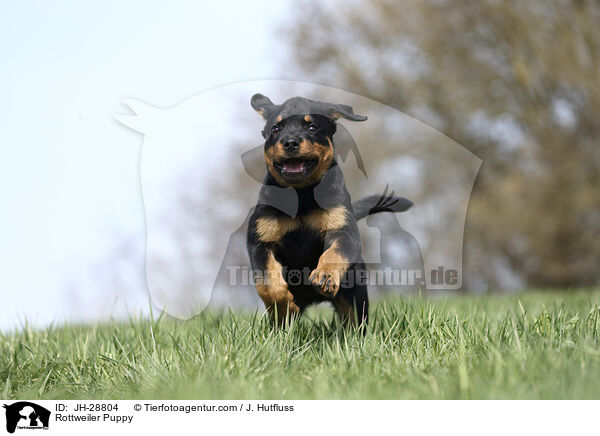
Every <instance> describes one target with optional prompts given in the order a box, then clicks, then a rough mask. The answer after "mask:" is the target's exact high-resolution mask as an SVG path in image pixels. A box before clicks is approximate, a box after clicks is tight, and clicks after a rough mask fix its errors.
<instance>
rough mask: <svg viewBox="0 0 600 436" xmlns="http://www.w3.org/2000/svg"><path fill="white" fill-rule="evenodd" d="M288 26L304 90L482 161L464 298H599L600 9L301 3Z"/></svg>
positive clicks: (435, 2)
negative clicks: (353, 99)
mask: <svg viewBox="0 0 600 436" xmlns="http://www.w3.org/2000/svg"><path fill="white" fill-rule="evenodd" d="M298 11H302V13H298ZM291 12H292V14H293V20H295V23H294V25H289V22H288V23H286V27H285V32H279V34H280V35H281V34H284V35H287V38H288V40H287V42H288V43H289V44H291V46H292V47H293V50H291V51H290V54H291V55H290V58H289V59H288V61H287V62H284V63H282V65H285V66H286V67H285V71H286V72H289V71H291V70H295V71H300V72H301V75H300V76H299V75H295V77H294V78H295V79H298V78H301V79H302V80H304V81H315V82H318V83H322V84H325V85H329V86H335V87H338V88H344V89H347V90H350V91H352V92H355V93H358V94H362V95H364V96H367V97H370V98H373V99H375V100H379V101H381V102H383V103H386V104H388V105H391V106H392V107H395V108H396V109H399V110H402V111H404V112H406V113H408V114H410V115H412V116H414V117H416V118H418V119H421V120H423V121H424V122H426V123H428V124H430V125H431V126H433V127H435V128H436V129H438V130H440V131H441V132H444V133H445V134H446V135H448V136H450V137H451V138H453V139H454V140H455V141H457V142H458V143H460V144H462V145H463V146H465V147H466V148H467V149H469V150H471V151H472V152H474V153H476V154H477V155H479V156H480V157H481V158H482V159H483V160H484V164H483V167H482V170H481V171H480V173H479V176H478V180H477V183H476V186H475V189H474V192H473V195H472V197H471V202H470V206H469V213H468V216H467V225H466V231H465V256H466V258H465V261H466V265H465V275H464V277H465V286H466V287H469V286H470V287H478V288H481V287H484V288H492V289H494V288H495V289H501V288H506V287H509V286H511V284H512V285H513V286H515V285H527V286H534V287H537V286H539V287H561V288H564V287H570V286H588V285H595V284H598V282H599V280H600V268H598V265H600V237H599V236H600V171H599V169H600V147H599V145H600V144H599V142H600V139H599V138H600V69H599V60H600V26H598V23H600V2H597V1H591V0H590V1H585V0H577V1H576V0H573V1H566V0H565V1H542V0H538V1H529V2H517V1H507V2H504V1H497V0H482V1H477V2H472V1H469V0H405V1H402V2H397V1H394V0H375V1H370V2H366V1H365V2H359V1H354V2H333V3H331V2H328V3H326V4H324V3H319V2H316V1H309V2H306V1H299V2H297V4H295V5H294V7H293V9H292V10H291ZM290 65H293V66H294V69H290V68H289V67H290ZM384 158H385V156H382V159H384ZM507 278H510V280H508V279H507Z"/></svg>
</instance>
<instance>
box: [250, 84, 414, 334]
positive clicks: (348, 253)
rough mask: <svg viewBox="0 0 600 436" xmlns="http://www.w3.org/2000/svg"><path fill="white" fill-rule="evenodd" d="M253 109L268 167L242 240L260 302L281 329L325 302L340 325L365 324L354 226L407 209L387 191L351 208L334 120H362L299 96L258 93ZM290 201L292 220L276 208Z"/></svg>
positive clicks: (362, 267) (344, 109) (364, 297)
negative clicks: (261, 123) (278, 98)
mask: <svg viewBox="0 0 600 436" xmlns="http://www.w3.org/2000/svg"><path fill="white" fill-rule="evenodd" d="M251 105H252V107H253V108H254V109H255V110H256V111H257V112H258V113H259V114H260V115H261V116H262V117H263V118H264V120H265V127H264V129H263V131H262V135H263V137H264V138H265V144H264V160H265V164H266V167H267V173H266V176H265V179H264V182H263V186H262V188H261V190H260V193H259V198H258V202H257V206H256V208H255V210H254V213H253V214H252V216H251V217H250V221H249V224H248V234H247V247H248V254H249V257H250V262H251V265H252V269H253V272H254V274H255V284H256V289H257V291H258V295H259V296H260V298H261V299H262V301H263V302H264V304H265V306H266V308H267V310H268V312H269V313H270V314H271V316H272V318H273V320H274V321H275V322H277V323H278V324H279V325H284V324H285V323H286V322H287V320H288V318H289V317H293V316H296V315H300V314H301V313H302V312H303V310H304V309H305V308H306V307H307V306H309V305H311V304H315V303H320V302H322V301H329V302H331V303H332V304H333V306H334V307H335V310H336V312H337V313H338V315H339V317H340V318H341V320H342V321H343V322H344V323H348V322H352V323H354V324H355V325H360V324H366V322H367V320H368V311H369V301H368V296H367V285H366V283H367V271H366V269H365V265H364V262H363V260H362V257H361V244H360V236H359V232H358V227H357V224H356V223H357V221H358V220H359V219H361V218H364V217H366V216H367V215H370V214H373V213H377V212H382V211H393V212H402V211H404V210H407V209H408V208H409V207H411V206H412V203H411V202H410V201H409V200H406V199H404V198H399V197H394V196H393V192H392V194H391V195H389V196H387V197H386V192H387V188H386V192H384V193H383V195H382V196H377V195H375V196H369V197H366V198H363V199H361V200H358V201H357V202H355V203H352V202H351V199H350V194H349V193H348V190H347V189H346V183H345V181H344V176H343V174H342V171H341V169H340V167H339V165H338V163H337V162H336V152H335V145H334V143H333V135H334V133H335V131H336V121H337V120H338V119H339V118H345V119H347V120H350V121H365V120H366V119H367V117H365V116H361V115H357V114H355V113H354V111H353V109H352V108H351V107H350V106H346V105H341V104H332V103H325V102H320V101H313V100H309V99H306V98H302V97H294V98H290V99H289V100H287V101H285V102H284V103H283V104H281V105H276V104H273V102H272V101H271V100H270V99H269V98H267V97H265V96H264V95H261V94H256V95H254V96H253V97H252V99H251ZM289 197H293V198H289ZM295 201H297V212H296V215H295V216H290V215H288V214H287V213H285V212H283V210H286V207H277V206H278V202H279V203H282V205H283V203H288V204H290V202H291V203H294V202H295ZM294 204H296V203H294Z"/></svg>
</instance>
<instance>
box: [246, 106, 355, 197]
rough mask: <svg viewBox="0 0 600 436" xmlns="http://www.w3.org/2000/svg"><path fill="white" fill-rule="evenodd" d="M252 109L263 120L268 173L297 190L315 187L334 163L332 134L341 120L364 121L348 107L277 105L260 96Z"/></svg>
mask: <svg viewBox="0 0 600 436" xmlns="http://www.w3.org/2000/svg"><path fill="white" fill-rule="evenodd" d="M250 103H251V105H252V107H253V108H254V110H256V111H257V112H258V113H259V114H261V116H262V117H263V118H264V120H265V122H266V124H265V128H264V129H263V131H262V135H263V137H264V138H265V147H264V158H265V164H266V165H267V170H268V171H269V173H270V174H271V175H272V176H273V177H274V178H275V180H276V181H277V182H278V183H279V184H280V185H281V186H291V187H294V188H300V187H305V186H311V185H314V184H316V183H318V182H319V181H320V180H321V177H322V176H323V174H324V173H325V171H327V169H328V168H329V167H330V165H331V163H332V162H333V159H334V148H333V134H334V133H335V130H336V124H335V122H336V120H337V119H338V118H340V117H343V118H346V119H348V120H352V121H365V120H366V119H367V117H364V116H361V115H356V114H355V113H354V111H353V110H352V108H351V107H350V106H345V105H341V104H333V103H325V102H320V101H313V100H309V99H306V98H302V97H294V98H290V99H289V100H286V101H285V102H284V103H283V104H281V105H276V104H273V102H271V100H269V98H268V97H265V96H264V95H262V94H255V95H254V96H253V97H252V100H251V102H250Z"/></svg>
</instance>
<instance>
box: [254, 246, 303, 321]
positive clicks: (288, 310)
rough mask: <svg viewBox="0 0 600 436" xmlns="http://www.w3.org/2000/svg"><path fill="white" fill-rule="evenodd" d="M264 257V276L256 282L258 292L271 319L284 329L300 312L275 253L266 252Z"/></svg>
mask: <svg viewBox="0 0 600 436" xmlns="http://www.w3.org/2000/svg"><path fill="white" fill-rule="evenodd" d="M264 257H265V262H264V268H263V269H262V272H263V274H262V277H260V278H259V279H257V281H256V290H257V291H258V295H259V296H260V298H261V300H262V301H263V303H264V304H265V307H266V308H267V311H268V312H269V313H270V314H271V319H272V320H273V321H276V322H277V324H278V325H279V326H280V327H284V326H285V325H286V322H288V321H289V320H290V319H291V318H294V317H295V316H296V315H298V313H299V311H300V310H299V308H298V306H297V305H296V303H294V296H293V295H292V293H291V292H290V291H289V289H288V285H287V283H286V281H285V280H284V278H283V273H282V270H283V268H282V266H281V264H280V263H279V262H278V261H277V260H276V259H275V256H274V255H273V252H272V251H270V250H265V253H264Z"/></svg>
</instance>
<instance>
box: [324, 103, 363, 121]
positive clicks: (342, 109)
mask: <svg viewBox="0 0 600 436" xmlns="http://www.w3.org/2000/svg"><path fill="white" fill-rule="evenodd" d="M324 109H325V113H326V114H327V116H328V117H329V118H331V119H333V120H337V119H338V118H340V117H341V118H346V119H347V120H350V121H366V120H367V117H365V116H363V115H357V114H355V113H354V110H353V109H352V108H351V107H350V106H346V105H345V104H333V103H325V107H324Z"/></svg>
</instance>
